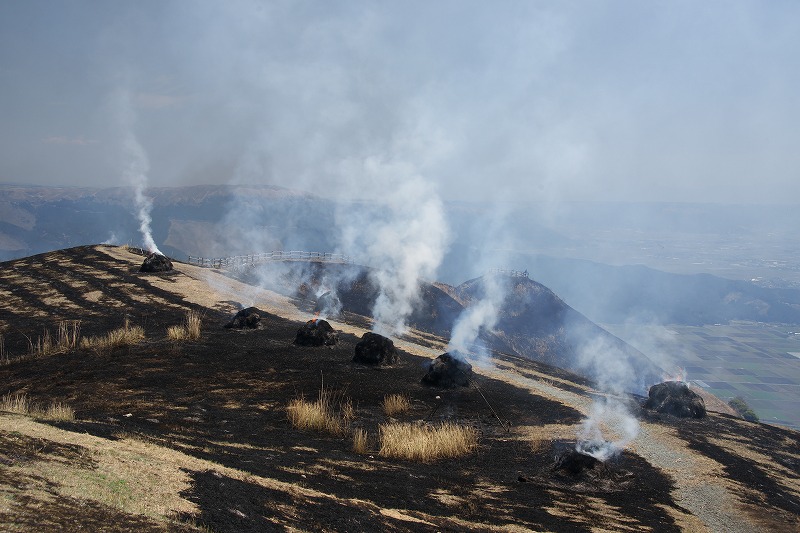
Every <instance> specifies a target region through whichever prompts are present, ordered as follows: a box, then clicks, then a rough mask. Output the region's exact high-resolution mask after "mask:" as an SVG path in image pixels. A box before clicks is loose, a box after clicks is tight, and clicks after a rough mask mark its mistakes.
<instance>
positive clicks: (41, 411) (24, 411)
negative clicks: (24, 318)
mask: <svg viewBox="0 0 800 533" xmlns="http://www.w3.org/2000/svg"><path fill="white" fill-rule="evenodd" d="M0 411H6V412H9V413H16V414H19V415H25V416H31V417H33V418H40V419H44V420H67V421H68V420H75V411H74V410H73V409H72V407H70V406H69V405H66V404H64V403H61V402H54V403H51V404H50V405H48V406H47V407H40V406H39V405H37V404H35V403H34V402H32V401H30V399H28V396H27V395H25V394H20V393H14V394H11V393H8V394H4V395H3V397H2V398H1V399H0Z"/></svg>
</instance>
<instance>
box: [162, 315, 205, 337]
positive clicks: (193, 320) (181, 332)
mask: <svg viewBox="0 0 800 533" xmlns="http://www.w3.org/2000/svg"><path fill="white" fill-rule="evenodd" d="M201 325H202V318H201V316H200V313H198V312H197V311H189V312H188V313H186V319H185V320H184V322H183V324H181V325H180V326H170V327H168V328H167V338H168V339H169V340H171V341H176V342H181V341H187V340H192V341H196V340H198V339H199V338H200V329H201Z"/></svg>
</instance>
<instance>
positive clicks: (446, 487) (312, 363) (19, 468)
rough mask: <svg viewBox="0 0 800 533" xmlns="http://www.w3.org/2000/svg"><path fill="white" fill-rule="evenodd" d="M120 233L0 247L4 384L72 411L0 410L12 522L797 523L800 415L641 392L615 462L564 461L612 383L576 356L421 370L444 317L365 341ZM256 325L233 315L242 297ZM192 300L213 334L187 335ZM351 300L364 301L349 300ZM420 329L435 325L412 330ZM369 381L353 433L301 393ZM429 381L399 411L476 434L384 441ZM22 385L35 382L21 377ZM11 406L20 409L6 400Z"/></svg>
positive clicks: (188, 526) (112, 525)
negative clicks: (701, 407)
mask: <svg viewBox="0 0 800 533" xmlns="http://www.w3.org/2000/svg"><path fill="white" fill-rule="evenodd" d="M142 259H143V258H142V257H141V256H140V255H136V254H134V253H131V252H130V251H127V250H125V249H123V248H114V247H103V246H97V247H80V248H73V249H69V250H63V251H59V252H52V253H48V254H44V255H39V256H33V257H28V258H25V259H20V260H16V261H11V262H6V263H1V264H0V328H2V335H3V341H4V344H3V355H2V358H3V359H4V363H3V364H2V365H0V380H2V383H3V389H4V392H8V393H11V394H24V395H25V397H26V398H27V399H28V400H29V401H31V402H36V403H38V404H40V405H42V406H44V405H49V404H51V403H53V402H63V403H65V404H67V405H68V406H70V407H72V408H73V409H74V411H75V417H74V420H64V421H53V420H50V419H48V418H47V417H46V416H42V415H36V416H31V415H26V414H19V413H12V412H3V413H0V441H1V442H2V444H1V445H0V529H2V530H25V531H33V530H36V531H52V530H77V529H88V530H104V531H285V530H304V531H465V530H474V531H501V530H502V531H523V530H538V531H597V530H606V531H639V530H658V531H680V530H686V531H758V530H764V531H768V530H774V531H778V530H780V531H789V530H796V529H797V528H798V525H799V524H798V516H799V515H800V481H799V480H800V467H798V465H799V464H800V455H799V454H798V449H800V447H799V445H800V435H798V433H796V432H793V431H789V430H784V429H780V428H775V427H771V426H768V425H762V424H754V423H750V422H745V421H742V420H739V419H736V418H733V417H730V416H725V415H720V414H716V413H711V414H710V416H709V417H708V418H707V419H701V420H676V419H672V418H669V417H666V416H662V417H659V416H655V415H652V414H647V413H644V412H641V413H639V416H640V423H641V433H640V435H639V437H638V438H637V439H636V440H634V441H633V442H632V443H631V444H630V445H629V446H628V447H627V448H626V449H625V450H623V451H622V452H621V454H620V455H619V457H618V458H617V459H615V460H613V461H611V462H609V463H608V464H607V468H605V469H604V470H603V472H604V474H603V478H602V479H597V478H593V477H591V476H590V477H583V478H570V477H568V476H567V477H565V476H564V475H563V473H560V472H559V470H558V469H557V468H556V465H555V462H554V457H555V456H556V454H557V453H559V451H561V450H562V449H564V448H567V447H570V446H571V445H573V444H574V441H575V438H576V437H575V435H576V426H577V425H578V424H579V423H580V421H581V420H582V419H583V418H584V416H585V414H586V413H588V412H589V411H590V409H591V403H592V401H593V399H596V398H598V397H600V396H601V395H600V394H599V393H598V392H597V391H594V390H593V389H592V388H591V386H590V384H588V383H586V382H585V380H582V379H580V378H577V377H575V376H574V375H572V374H570V373H569V372H566V371H562V370H558V369H555V368H552V367H548V366H546V365H544V364H541V363H535V362H532V361H530V360H528V359H526V358H523V357H519V356H516V355H507V354H500V353H497V354H495V357H494V359H493V365H491V366H487V367H481V368H476V369H475V370H476V375H475V377H474V380H473V383H472V385H471V386H470V387H465V388H459V389H452V390H438V389H430V388H426V387H424V386H423V385H422V384H421V383H420V378H421V376H422V375H423V374H424V371H425V367H426V364H427V362H428V361H429V360H430V359H431V358H432V357H435V356H436V355H438V354H440V353H441V351H442V349H443V347H444V344H445V339H436V338H435V337H434V336H432V335H431V334H429V333H427V334H426V333H417V332H413V331H412V332H411V334H410V335H409V337H408V338H407V339H405V340H398V341H397V342H396V344H397V346H398V347H399V348H400V356H401V357H400V362H399V363H397V364H396V365H394V366H390V367H381V368H370V367H363V366H360V365H356V364H354V363H352V362H351V360H352V355H353V351H354V346H355V344H356V342H357V340H358V338H359V337H360V336H361V334H362V333H363V332H364V329H363V328H362V327H361V325H360V324H363V323H366V322H367V319H366V318H362V319H361V321H357V320H353V321H331V323H332V325H333V326H334V327H335V328H336V329H338V330H340V332H341V334H340V342H339V343H338V344H336V345H335V346H333V347H330V348H328V347H319V348H315V347H300V346H296V345H294V344H293V340H294V337H295V334H296V332H297V329H298V328H299V327H300V326H301V325H302V324H303V323H304V322H305V321H306V320H307V319H309V318H310V316H311V314H310V311H309V310H306V309H309V307H310V306H311V302H304V301H301V300H298V299H291V298H288V297H285V296H280V295H278V294H276V293H272V292H269V291H264V290H259V289H256V288H254V287H252V286H248V285H246V284H243V283H241V282H239V281H236V280H232V279H230V278H227V277H225V276H222V275H221V274H219V273H217V272H214V271H212V270H207V269H200V268H196V267H192V266H189V265H185V264H181V263H178V262H175V263H174V264H175V270H174V271H172V272H167V273H160V274H143V273H139V272H138V268H139V266H140V264H141V262H142ZM250 305H253V306H256V307H258V309H260V310H261V311H262V319H261V322H260V327H259V328H258V329H254V330H247V331H236V330H230V329H224V328H223V327H222V326H223V324H224V323H226V322H227V321H228V320H229V319H230V316H231V314H232V313H233V312H234V311H235V310H236V309H238V308H239V307H240V306H245V307H247V306H250ZM187 310H194V311H197V312H199V313H200V314H201V315H202V319H203V329H202V332H201V337H200V339H199V340H195V341H183V342H177V341H171V340H169V339H168V338H167V336H166V329H167V327H169V326H172V325H177V324H179V323H181V322H182V321H183V319H184V316H185V313H186V311H187ZM126 318H127V320H128V322H129V323H130V324H133V325H140V326H142V327H143V328H144V335H145V338H144V340H142V341H141V342H138V343H136V344H133V345H129V346H123V347H120V348H116V349H110V350H96V349H91V348H75V349H69V350H65V351H64V352H63V353H54V354H52V355H46V356H33V355H26V351H27V349H28V346H29V339H30V344H34V345H35V344H36V342H37V339H38V338H39V337H40V336H42V335H43V331H44V328H48V329H50V331H52V332H55V328H56V326H57V325H58V324H59V322H62V321H73V320H79V321H80V329H81V334H82V335H84V336H88V335H102V334H103V333H106V332H108V331H110V330H112V329H115V328H118V327H120V326H121V325H123V324H124V323H125V321H126ZM348 320H349V319H348ZM414 338H419V339H423V340H424V341H425V343H426V345H425V346H423V345H421V344H418V343H415V342H412V341H413V339H414ZM323 386H324V388H325V389H326V390H328V391H330V392H332V393H335V394H336V395H338V397H339V398H346V399H350V400H351V401H352V405H353V414H352V418H351V419H350V422H349V423H350V429H354V428H361V429H363V430H365V431H366V432H367V433H368V435H369V437H370V442H369V443H368V445H367V449H366V451H364V452H363V453H356V452H355V451H353V446H352V438H351V437H350V436H348V435H347V434H341V435H328V434H320V433H314V432H310V431H306V430H299V429H295V428H293V427H292V426H291V425H290V424H289V422H288V420H287V409H286V407H287V405H288V404H289V402H291V401H292V400H293V399H296V398H299V397H302V396H304V397H305V398H315V397H317V395H318V393H319V391H320V389H321V387H323ZM393 393H401V394H405V395H407V397H409V398H410V399H411V408H410V410H409V411H408V412H407V413H405V414H401V415H397V419H398V420H400V421H408V422H418V421H426V422H427V423H432V424H437V423H439V422H441V421H452V422H455V423H457V424H461V425H465V426H470V427H473V428H475V429H476V430H477V432H478V446H477V449H476V450H475V451H474V452H473V453H471V454H469V455H466V456H463V457H460V458H458V459H448V460H439V461H432V462H429V463H420V462H410V461H405V460H400V459H390V458H387V457H385V456H384V455H381V454H380V453H379V450H378V444H377V435H378V426H379V425H380V424H383V423H386V422H389V418H388V417H387V416H386V415H385V414H384V413H383V411H382V409H381V407H380V404H381V402H382V400H383V399H384V396H385V395H387V394H393ZM16 397H17V398H18V397H19V396H16ZM4 406H5V407H4V408H6V409H10V405H9V402H4Z"/></svg>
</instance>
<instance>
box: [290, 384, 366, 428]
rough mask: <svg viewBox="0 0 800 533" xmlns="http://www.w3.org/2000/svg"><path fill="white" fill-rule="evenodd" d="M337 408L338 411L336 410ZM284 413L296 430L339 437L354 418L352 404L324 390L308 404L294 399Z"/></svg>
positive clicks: (303, 400) (299, 399)
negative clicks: (312, 431)
mask: <svg viewBox="0 0 800 533" xmlns="http://www.w3.org/2000/svg"><path fill="white" fill-rule="evenodd" d="M337 408H338V409H337ZM286 412H287V414H288V416H289V422H291V424H292V426H294V427H296V428H298V429H310V430H314V431H321V432H323V433H330V434H333V435H341V434H342V433H344V432H345V431H346V430H347V428H348V426H349V425H350V422H351V420H352V419H353V416H354V409H353V404H352V403H351V402H350V401H346V400H343V399H341V398H337V395H336V394H333V393H331V392H330V391H327V390H325V388H324V387H323V388H322V389H320V391H319V396H318V397H317V399H316V401H313V402H309V401H307V400H306V399H305V398H302V397H300V398H295V399H294V400H292V401H290V402H289V405H288V407H287V408H286Z"/></svg>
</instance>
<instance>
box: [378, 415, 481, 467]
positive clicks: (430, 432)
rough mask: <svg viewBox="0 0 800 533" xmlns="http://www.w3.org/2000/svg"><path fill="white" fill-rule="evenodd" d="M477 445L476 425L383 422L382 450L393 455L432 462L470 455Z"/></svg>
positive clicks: (383, 454) (387, 454)
mask: <svg viewBox="0 0 800 533" xmlns="http://www.w3.org/2000/svg"><path fill="white" fill-rule="evenodd" d="M477 446H478V432H477V431H476V430H475V428H472V427H468V426H461V425H458V424H453V423H451V422H445V423H443V424H441V425H439V426H431V425H422V424H410V423H390V424H382V425H381V426H380V451H379V452H378V453H379V454H380V455H382V456H383V457H394V458H397V459H407V460H410V461H418V462H422V463H429V462H432V461H436V460H437V459H451V458H454V457H461V456H463V455H467V454H469V453H471V452H472V451H474V450H475V448H476V447H477Z"/></svg>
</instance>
